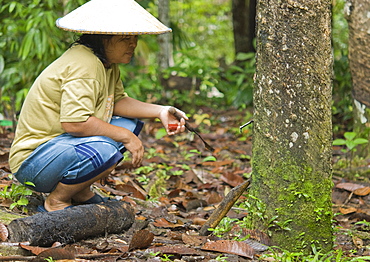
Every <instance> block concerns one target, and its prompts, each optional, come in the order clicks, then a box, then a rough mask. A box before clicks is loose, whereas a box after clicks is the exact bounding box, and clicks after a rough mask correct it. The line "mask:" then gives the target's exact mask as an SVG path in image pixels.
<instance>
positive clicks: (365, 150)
mask: <svg viewBox="0 0 370 262" xmlns="http://www.w3.org/2000/svg"><path fill="white" fill-rule="evenodd" d="M369 10H370V2H369V1H368V0H351V1H347V3H346V15H347V20H348V27H349V46H348V49H349V50H348V51H349V65H350V69H351V75H352V86H353V87H352V90H353V99H354V116H353V117H354V130H353V131H355V132H356V133H357V134H358V136H360V137H363V138H367V139H370V132H369V129H370V123H369V117H370V53H369V50H368V49H369V46H370V32H369V28H370V17H369ZM357 154H358V155H359V156H361V157H364V158H367V157H370V146H369V144H365V145H362V146H360V147H359V150H358V152H357Z"/></svg>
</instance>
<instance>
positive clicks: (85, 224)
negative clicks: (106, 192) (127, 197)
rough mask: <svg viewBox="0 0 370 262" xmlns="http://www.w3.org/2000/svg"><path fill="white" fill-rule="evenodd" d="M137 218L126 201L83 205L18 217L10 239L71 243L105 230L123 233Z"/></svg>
mask: <svg viewBox="0 0 370 262" xmlns="http://www.w3.org/2000/svg"><path fill="white" fill-rule="evenodd" d="M134 220H135V215H134V213H133V210H132V208H131V207H130V205H129V204H127V203H126V202H122V201H109V202H106V203H102V204H92V205H81V206H76V207H73V208H68V209H64V210H59V211H54V212H45V213H37V214H36V215H33V216H30V217H25V218H19V219H15V220H13V221H12V222H10V224H9V225H8V231H9V240H10V241H12V242H26V241H28V242H30V245H35V246H51V245H52V244H53V243H54V242H61V243H72V242H76V241H79V240H82V239H87V238H89V237H97V236H102V235H104V234H106V233H121V232H123V231H124V230H126V229H128V228H130V227H131V225H132V224H133V223H134Z"/></svg>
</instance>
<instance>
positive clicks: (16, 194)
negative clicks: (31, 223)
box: [0, 182, 35, 212]
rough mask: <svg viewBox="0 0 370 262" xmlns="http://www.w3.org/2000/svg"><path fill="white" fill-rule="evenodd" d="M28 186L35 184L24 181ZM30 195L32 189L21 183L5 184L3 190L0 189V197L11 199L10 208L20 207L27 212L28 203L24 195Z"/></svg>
mask: <svg viewBox="0 0 370 262" xmlns="http://www.w3.org/2000/svg"><path fill="white" fill-rule="evenodd" d="M25 184H26V185H28V186H35V185H34V184H33V183H31V182H26V183H25ZM30 195H32V190H31V189H29V188H27V187H26V186H24V185H22V184H16V183H13V184H12V185H11V186H10V187H9V186H5V187H4V189H3V191H0V197H1V198H3V199H9V200H11V201H12V204H11V205H10V207H9V208H10V209H13V208H15V207H22V211H23V212H27V209H26V206H27V205H28V199H27V197H26V196H30Z"/></svg>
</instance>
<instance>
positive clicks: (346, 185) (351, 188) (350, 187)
mask: <svg viewBox="0 0 370 262" xmlns="http://www.w3.org/2000/svg"><path fill="white" fill-rule="evenodd" d="M335 187H336V188H340V189H344V190H347V191H350V192H353V191H355V190H357V189H359V188H363V187H365V186H363V185H359V184H355V183H339V184H337V185H336V186H335Z"/></svg>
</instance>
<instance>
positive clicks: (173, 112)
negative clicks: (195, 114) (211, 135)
mask: <svg viewBox="0 0 370 262" xmlns="http://www.w3.org/2000/svg"><path fill="white" fill-rule="evenodd" d="M168 111H169V112H170V113H171V114H173V115H174V116H175V117H176V118H177V120H179V121H180V120H181V118H182V116H181V115H180V114H179V113H178V112H177V111H176V108H174V107H171V108H170V109H169V110H168ZM185 128H186V129H187V130H189V131H190V132H193V133H194V134H196V135H197V136H198V137H199V138H200V140H202V142H203V144H204V146H205V147H206V149H208V150H209V151H211V152H213V151H215V149H214V148H213V147H211V146H210V145H209V144H208V143H207V142H206V141H205V140H204V139H203V137H202V136H201V135H200V134H199V133H198V132H197V131H196V130H195V129H194V128H192V127H191V126H190V125H189V123H188V122H187V121H186V120H185Z"/></svg>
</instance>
